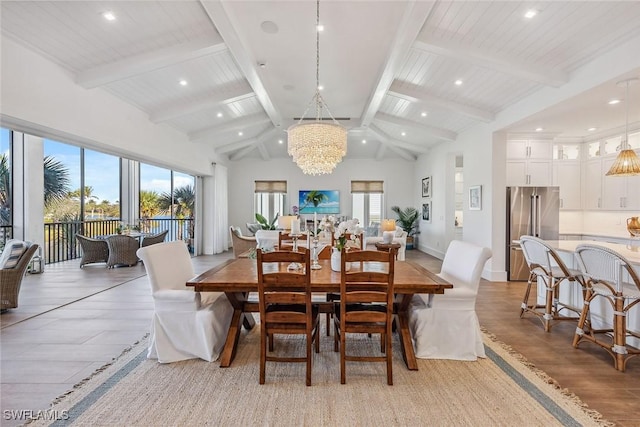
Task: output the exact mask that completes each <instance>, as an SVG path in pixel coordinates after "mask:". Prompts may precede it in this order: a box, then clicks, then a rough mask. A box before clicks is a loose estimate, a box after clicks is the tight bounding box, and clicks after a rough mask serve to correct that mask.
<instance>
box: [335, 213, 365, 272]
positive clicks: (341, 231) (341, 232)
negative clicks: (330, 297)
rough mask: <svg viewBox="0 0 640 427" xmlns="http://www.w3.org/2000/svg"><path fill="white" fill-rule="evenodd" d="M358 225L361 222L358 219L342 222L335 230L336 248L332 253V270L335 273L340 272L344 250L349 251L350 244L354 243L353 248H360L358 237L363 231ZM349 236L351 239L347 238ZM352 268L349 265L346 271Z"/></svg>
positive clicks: (346, 266)
mask: <svg viewBox="0 0 640 427" xmlns="http://www.w3.org/2000/svg"><path fill="white" fill-rule="evenodd" d="M358 223H359V221H358V220H357V219H356V218H354V219H350V220H349V221H342V222H341V223H340V224H338V227H337V228H336V229H335V231H334V235H333V238H334V246H333V252H332V253H331V269H332V270H333V271H340V267H341V256H342V249H344V248H347V249H348V248H349V247H350V246H352V245H351V244H350V243H353V246H356V247H360V244H359V242H358V239H359V238H358V237H357V236H359V235H360V234H361V233H362V229H361V228H360V227H359V226H358ZM347 234H349V238H347ZM350 268H351V265H349V264H348V263H347V264H346V265H345V269H346V270H347V271H349V270H350Z"/></svg>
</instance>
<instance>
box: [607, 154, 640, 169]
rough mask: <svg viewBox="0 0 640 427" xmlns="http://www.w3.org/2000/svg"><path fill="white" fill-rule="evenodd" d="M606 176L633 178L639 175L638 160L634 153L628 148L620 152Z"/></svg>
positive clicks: (639, 164) (639, 162)
mask: <svg viewBox="0 0 640 427" xmlns="http://www.w3.org/2000/svg"><path fill="white" fill-rule="evenodd" d="M606 175H607V176H633V175H640V160H639V159H638V156H637V155H636V152H635V151H633V150H632V149H630V148H628V149H626V150H622V151H620V153H618V157H616V161H615V162H613V164H612V165H611V168H610V169H609V172H607V173H606Z"/></svg>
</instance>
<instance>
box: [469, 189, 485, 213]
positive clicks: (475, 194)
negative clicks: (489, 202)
mask: <svg viewBox="0 0 640 427" xmlns="http://www.w3.org/2000/svg"><path fill="white" fill-rule="evenodd" d="M469 210H472V211H479V210H482V185H474V186H472V187H469Z"/></svg>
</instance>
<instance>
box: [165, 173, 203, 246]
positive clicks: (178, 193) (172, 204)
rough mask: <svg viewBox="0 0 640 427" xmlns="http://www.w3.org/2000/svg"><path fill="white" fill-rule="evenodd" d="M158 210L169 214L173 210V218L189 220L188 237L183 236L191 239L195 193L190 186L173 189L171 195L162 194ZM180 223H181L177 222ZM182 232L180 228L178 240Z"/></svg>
mask: <svg viewBox="0 0 640 427" xmlns="http://www.w3.org/2000/svg"><path fill="white" fill-rule="evenodd" d="M159 202H160V203H159V204H160V208H161V209H163V210H165V211H166V212H171V211H172V209H173V216H174V217H175V218H179V219H191V221H189V225H188V227H189V229H188V233H189V236H184V237H188V238H193V233H194V225H195V224H194V221H193V213H194V210H195V203H196V193H195V191H194V189H193V186H191V185H185V186H182V187H178V188H174V189H173V194H171V193H162V195H161V196H160V200H159ZM179 222H182V221H179ZM181 231H182V227H180V228H179V229H178V238H180V237H182V236H180V233H181Z"/></svg>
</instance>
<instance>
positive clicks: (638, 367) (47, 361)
mask: <svg viewBox="0 0 640 427" xmlns="http://www.w3.org/2000/svg"><path fill="white" fill-rule="evenodd" d="M231 257H232V254H231V253H230V252H227V253H224V254H221V255H215V256H201V257H196V258H194V267H195V270H196V272H197V273H199V272H202V271H205V270H206V269H208V268H211V267H213V266H215V265H217V264H219V263H221V262H223V261H225V260H227V259H229V258H231ZM407 259H408V260H412V261H416V262H419V263H420V264H422V265H424V266H425V267H427V268H430V269H432V270H434V271H438V270H439V269H440V261H439V260H437V259H435V258H433V257H430V256H428V255H425V254H423V253H421V252H419V251H416V250H413V251H407ZM78 265H79V262H78V261H71V262H66V263H61V264H57V265H49V266H46V269H45V272H44V273H43V274H38V275H27V276H26V277H25V280H24V282H23V287H22V290H21V292H20V306H19V308H18V309H15V310H10V311H8V312H6V313H3V314H2V315H1V316H0V327H1V330H0V368H1V369H0V399H1V400H0V410H1V411H2V416H0V425H2V426H14V425H19V424H21V423H22V422H21V421H19V420H8V419H5V418H7V417H6V415H7V413H6V412H5V411H7V410H21V409H24V410H29V409H32V410H41V409H46V408H47V407H48V406H49V403H50V402H51V400H52V399H54V398H55V397H57V396H58V395H60V394H62V393H63V392H65V391H66V390H68V389H69V388H71V387H72V386H73V385H74V384H76V383H77V382H78V381H80V380H82V379H83V378H85V377H87V376H88V375H90V374H91V373H92V372H94V371H95V370H96V369H97V368H99V367H100V366H102V365H103V364H105V363H106V362H109V361H110V360H112V358H114V357H116V356H118V355H119V354H120V353H121V352H122V350H123V349H125V348H126V347H128V346H129V345H131V344H132V343H134V342H135V341H137V340H138V339H140V338H141V337H142V336H144V335H145V334H146V333H147V332H148V331H149V319H150V317H151V313H152V310H153V303H152V301H151V296H150V290H149V285H148V284H147V280H146V276H145V271H144V266H143V265H142V264H139V265H137V266H135V267H123V268H116V269H106V268H105V267H104V265H100V264H94V265H88V266H85V267H84V268H83V269H80V268H79V267H78ZM524 286H525V283H522V282H508V283H489V282H484V281H483V282H482V284H481V286H480V293H479V296H478V301H477V311H478V317H479V318H480V323H481V324H482V325H483V326H484V327H486V328H487V329H488V330H489V331H491V332H492V333H494V334H495V335H496V336H497V337H498V339H500V340H501V341H503V342H506V343H508V344H509V345H511V346H512V347H513V348H514V349H515V350H516V351H518V352H520V353H522V354H523V355H524V356H525V357H527V359H528V360H529V361H530V362H533V363H535V364H536V365H537V366H538V367H539V368H540V369H542V370H544V371H545V372H547V373H548V374H549V375H551V377H552V378H554V379H556V380H557V381H558V382H559V383H560V384H561V385H562V386H563V387H568V388H570V389H571V391H573V392H575V393H576V394H578V395H579V396H580V397H581V398H582V399H583V400H584V401H585V402H586V403H588V404H589V406H590V407H592V408H594V409H596V410H598V411H600V412H601V413H602V414H603V415H604V416H605V418H607V419H609V420H612V421H615V422H616V423H617V424H618V425H621V426H640V358H638V360H633V359H632V360H631V361H630V362H629V363H628V368H627V372H626V373H619V372H616V371H615V370H614V369H613V367H612V363H611V359H610V357H609V356H608V355H607V354H606V353H605V352H604V351H602V350H600V349H597V348H595V347H593V346H591V347H589V346H585V347H584V348H581V349H578V350H576V349H573V348H572V347H571V344H570V343H571V337H572V335H573V330H574V329H575V324H573V323H571V324H570V323H563V324H559V325H557V326H554V328H553V329H552V332H551V333H544V331H543V330H542V328H541V324H540V322H539V320H538V319H534V318H532V317H531V316H530V317H528V318H524V319H520V318H519V317H518V313H519V309H518V307H519V305H520V301H521V298H522V295H523V294H524Z"/></svg>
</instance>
